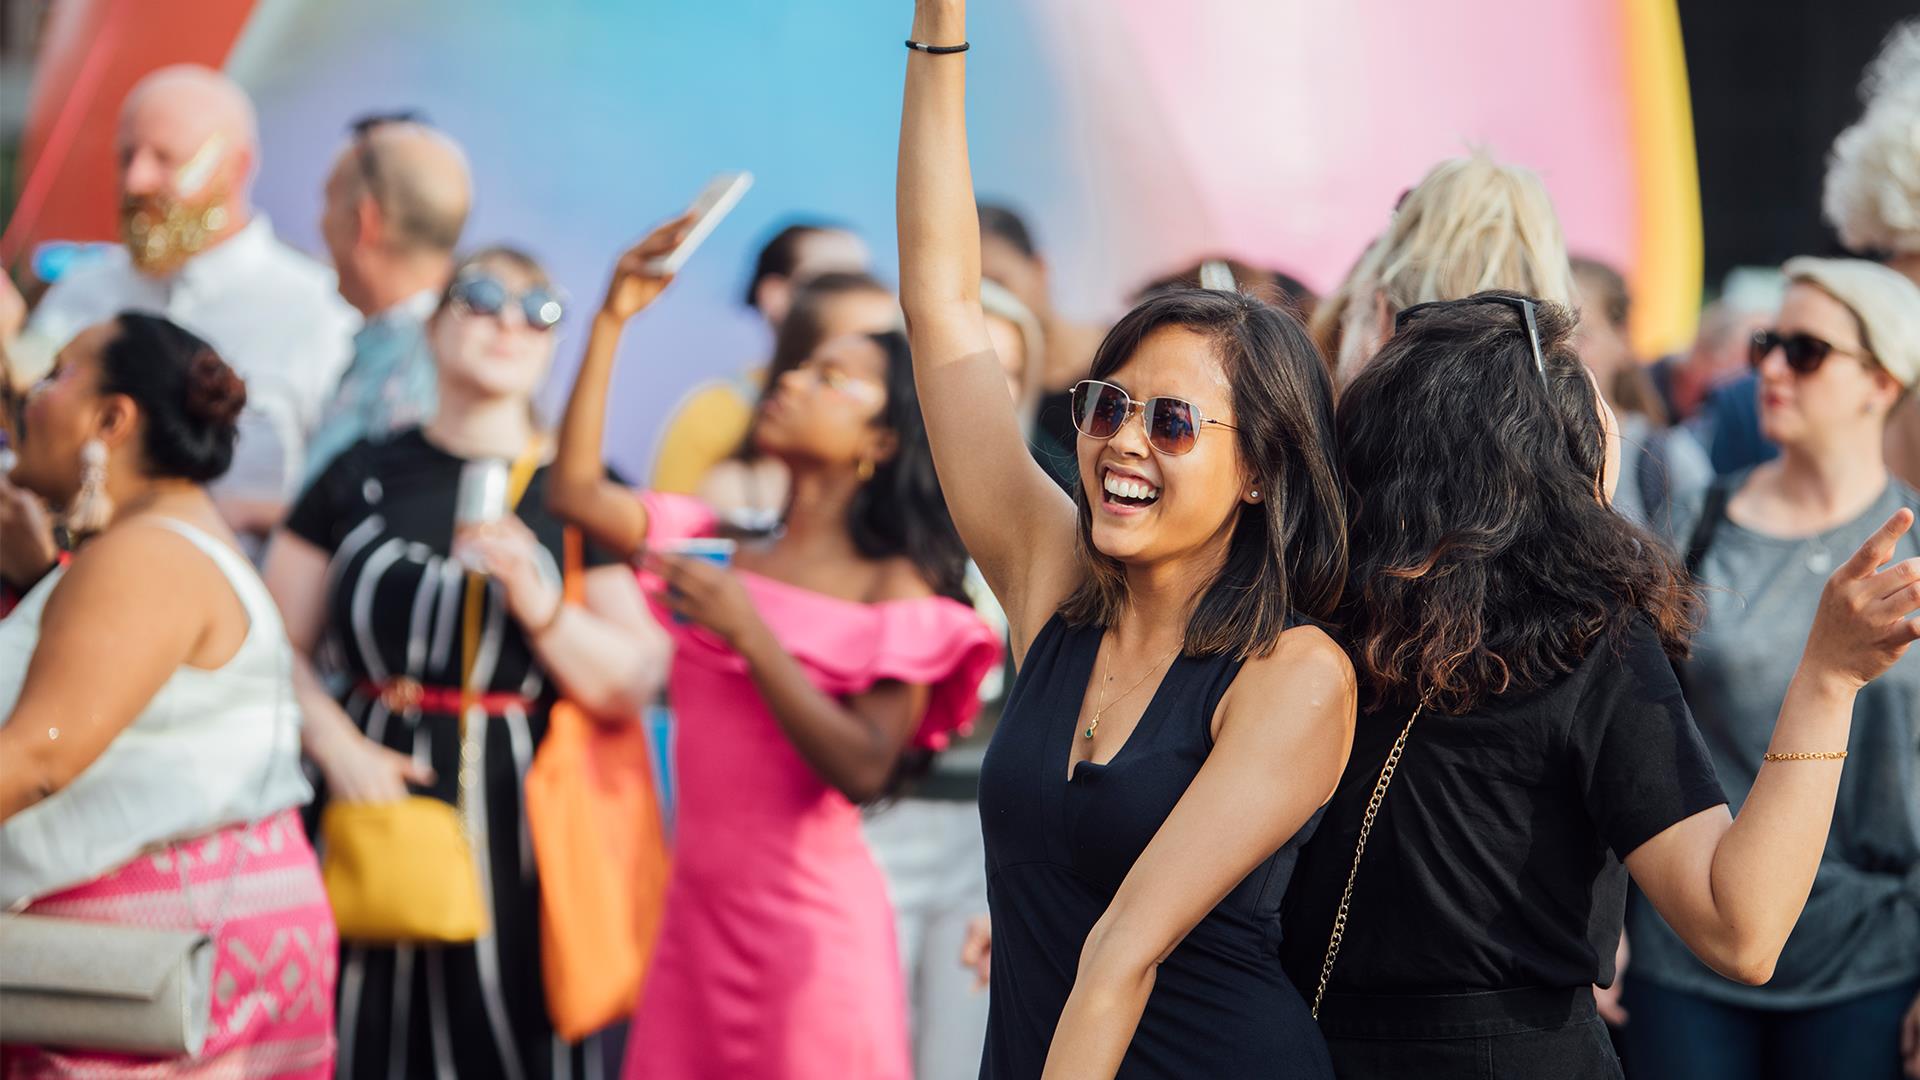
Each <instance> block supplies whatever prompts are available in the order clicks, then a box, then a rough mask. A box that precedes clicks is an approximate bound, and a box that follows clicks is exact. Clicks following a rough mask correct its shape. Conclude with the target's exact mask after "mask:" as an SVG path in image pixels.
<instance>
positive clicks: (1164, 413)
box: [1072, 379, 1240, 457]
mask: <svg viewBox="0 0 1920 1080" xmlns="http://www.w3.org/2000/svg"><path fill="white" fill-rule="evenodd" d="M1072 402H1073V428H1074V430H1075V431H1078V432H1079V433H1080V434H1082V435H1085V436H1086V437H1087V438H1089V439H1099V440H1101V441H1103V442H1104V441H1106V440H1107V439H1111V438H1113V437H1114V436H1115V435H1118V434H1120V429H1121V428H1123V427H1125V426H1127V421H1129V420H1131V419H1133V415H1134V414H1135V413H1139V414H1141V417H1142V421H1141V422H1142V423H1143V424H1144V425H1145V426H1146V431H1147V445H1148V446H1151V447H1153V449H1154V450H1155V451H1156V452H1158V453H1162V454H1167V455H1169V456H1175V457H1177V456H1179V455H1181V454H1184V453H1187V452H1188V451H1190V450H1192V449H1193V444H1194V443H1197V442H1199V441H1200V432H1201V431H1202V430H1204V429H1205V428H1206V427H1207V426H1208V425H1212V426H1214V427H1221V428H1225V429H1227V430H1228V431H1238V430H1240V429H1239V428H1237V427H1234V426H1233V425H1232V424H1229V423H1226V422H1225V421H1222V420H1214V419H1212V418H1210V417H1207V416H1203V415H1201V413H1200V407H1199V406H1197V405H1195V404H1194V403H1193V402H1191V401H1187V400H1186V399H1184V398H1177V397H1153V398H1148V399H1147V400H1145V401H1135V400H1133V398H1132V397H1130V396H1129V395H1128V394H1127V392H1126V391H1125V390H1122V389H1121V388H1120V387H1118V386H1115V385H1114V384H1112V383H1110V382H1101V381H1100V380H1099V379H1082V380H1081V381H1080V382H1077V383H1075V384H1073V393H1072Z"/></svg>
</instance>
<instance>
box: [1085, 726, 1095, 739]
mask: <svg viewBox="0 0 1920 1080" xmlns="http://www.w3.org/2000/svg"><path fill="white" fill-rule="evenodd" d="M1083 734H1084V735H1086V737H1087V738H1089V739H1091V738H1093V725H1092V724H1088V725H1087V730H1086V731H1085V732H1083Z"/></svg>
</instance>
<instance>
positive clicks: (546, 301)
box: [447, 274, 566, 330]
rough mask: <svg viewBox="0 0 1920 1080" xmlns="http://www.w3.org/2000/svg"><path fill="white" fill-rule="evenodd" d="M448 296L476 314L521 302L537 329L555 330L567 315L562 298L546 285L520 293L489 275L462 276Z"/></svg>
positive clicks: (487, 312)
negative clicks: (561, 319) (563, 316)
mask: <svg viewBox="0 0 1920 1080" xmlns="http://www.w3.org/2000/svg"><path fill="white" fill-rule="evenodd" d="M447 298H448V299H449V300H451V301H452V302H453V303H454V305H455V306H457V307H459V308H460V310H462V311H465V312H467V313H469V314H472V315H498V314H500V313H501V312H502V311H505V310H506V308H507V305H509V304H518V305H519V307H520V313H521V314H522V315H523V316H525V317H526V320H527V325H528V326H530V327H532V328H533V329H535V330H551V329H553V328H554V326H555V324H557V323H559V321H560V317H561V316H562V315H564V314H566V308H565V307H564V306H563V305H562V304H561V303H560V297H559V295H558V294H557V293H555V292H554V291H553V290H552V289H549V288H547V287H546V286H544V285H535V286H532V287H531V288H529V289H527V290H526V291H525V292H520V293H516V292H513V291H512V290H510V289H508V288H507V286H506V283H505V282H503V281H501V280H500V279H499V278H497V277H491V276H489V275H486V274H471V275H467V276H464V277H461V278H460V279H459V280H457V281H455V282H454V283H453V284H452V285H451V286H450V287H448V289H447Z"/></svg>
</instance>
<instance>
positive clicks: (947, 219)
mask: <svg viewBox="0 0 1920 1080" xmlns="http://www.w3.org/2000/svg"><path fill="white" fill-rule="evenodd" d="M913 40H914V41H918V42H924V43H926V44H929V45H936V46H939V45H956V44H959V43H960V42H962V41H964V40H966V4H965V2H964V0H920V2H919V3H917V4H916V5H915V8H914V18H913ZM906 83H907V85H906V98H905V101H904V103H903V105H902V108H901V114H900V171H899V178H898V205H897V208H896V211H897V214H898V219H899V221H898V227H899V234H900V303H901V306H902V307H903V308H904V309H905V311H906V316H907V333H908V337H909V338H910V339H911V340H912V343H913V368H914V376H915V378H916V379H917V380H918V382H919V390H920V408H921V412H922V413H923V415H924V416H925V418H926V424H927V438H928V440H929V441H930V442H931V443H932V446H933V458H934V464H935V465H936V466H937V467H938V469H939V472H940V486H941V489H942V490H943V491H944V492H945V493H946V497H947V505H948V507H949V508H950V509H951V510H952V512H953V521H954V524H955V525H956V526H958V528H959V530H960V538H961V539H962V540H964V541H965V542H966V545H967V550H968V551H969V552H970V553H972V555H973V558H974V561H975V562H977V563H979V564H980V570H981V572H982V573H983V574H985V575H986V579H987V583H988V584H989V585H991V586H992V587H993V591H994V594H995V595H996V596H998V597H999V598H1000V602H1001V604H1002V606H1004V607H1005V608H1006V610H1007V614H1008V617H1009V618H1010V620H1011V621H1012V624H1013V637H1014V649H1015V653H1016V655H1017V654H1019V653H1022V652H1024V651H1025V648H1026V643H1027V642H1028V641H1031V640H1032V637H1033V634H1035V633H1036V632H1038V630H1039V628H1040V625H1041V624H1042V623H1044V622H1045V621H1046V619H1047V617H1048V616H1050V615H1051V614H1052V612H1053V609H1054V608H1055V607H1057V606H1058V605H1059V603H1060V601H1061V600H1063V599H1065V597H1066V596H1067V594H1068V593H1069V592H1070V591H1072V589H1073V587H1074V585H1075V583H1076V580H1077V579H1076V576H1075V575H1076V574H1077V569H1076V563H1075V559H1074V530H1075V528H1076V525H1075V521H1074V509H1073V503H1072V502H1071V501H1070V500H1068V499H1067V498H1066V497H1065V496H1064V495H1062V494H1061V493H1060V489H1059V488H1057V487H1055V486H1054V485H1053V482H1052V481H1051V480H1049V479H1047V476H1046V474H1045V473H1044V472H1042V471H1041V469H1040V467H1039V466H1038V465H1037V464H1035V463H1034V461H1033V458H1032V457H1031V456H1030V455H1029V454H1028V452H1027V444H1026V438H1025V436H1024V435H1023V434H1022V432H1021V430H1020V424H1019V421H1018V419H1016V417H1015V414H1014V406H1013V402H1012V401H1011V400H1010V399H1009V398H1008V396H1007V390H1006V378H1005V376H1004V375H1003V374H1002V373H1001V369H1000V363H999V361H998V360H996V359H995V358H994V355H993V346H992V343H991V342H989V341H988V339H987V329H986V318H985V316H984V315H983V314H982V313H981V310H980V220H979V216H978V214H977V212H976V211H975V209H974V203H973V179H972V176H971V173H970V172H969V169H970V166H969V164H968V161H967V115H966V90H967V76H966V56H965V54H964V53H946V54H929V53H925V52H921V51H919V50H914V51H912V52H910V53H909V54H908V56H907V80H906Z"/></svg>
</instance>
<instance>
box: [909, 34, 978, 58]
mask: <svg viewBox="0 0 1920 1080" xmlns="http://www.w3.org/2000/svg"><path fill="white" fill-rule="evenodd" d="M972 47H973V44H972V42H967V41H963V42H961V43H960V44H958V45H929V44H927V43H926V42H924V41H914V40H913V39H911V38H909V39H908V40H907V48H909V49H913V50H916V51H918V52H923V53H929V54H931V55H934V56H946V55H948V54H950V53H962V52H966V51H967V50H968V49H970V48H972Z"/></svg>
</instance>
